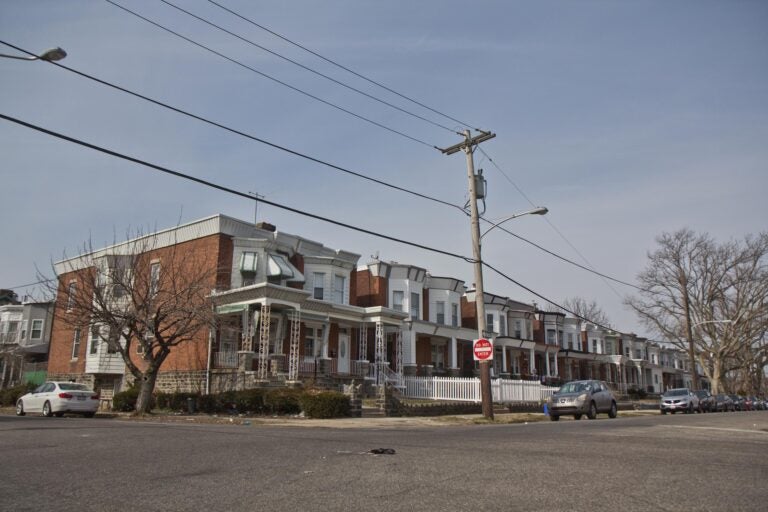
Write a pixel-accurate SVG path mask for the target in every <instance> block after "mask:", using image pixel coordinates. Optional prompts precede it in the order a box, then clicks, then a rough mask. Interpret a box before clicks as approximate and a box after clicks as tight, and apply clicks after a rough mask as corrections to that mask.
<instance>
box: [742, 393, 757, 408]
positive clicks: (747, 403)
mask: <svg viewBox="0 0 768 512" xmlns="http://www.w3.org/2000/svg"><path fill="white" fill-rule="evenodd" d="M744 410H745V411H754V410H755V403H754V398H753V397H751V396H745V397H744Z"/></svg>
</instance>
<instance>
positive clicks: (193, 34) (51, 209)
mask: <svg viewBox="0 0 768 512" xmlns="http://www.w3.org/2000/svg"><path fill="white" fill-rule="evenodd" d="M176 2H177V3H176ZM217 2H218V3H219V4H221V5H223V6H225V7H227V8H229V9H230V10H232V11H235V12H236V13H237V14H239V15H240V16H242V18H240V17H237V16H235V15H233V14H231V13H228V12H226V11H225V10H223V9H221V8H220V7H218V6H216V5H214V4H213V3H211V2H208V1H206V0H189V1H184V0H175V2H174V3H176V5H178V6H179V7H183V8H184V9H186V10H188V11H189V12H192V13H194V14H195V15H197V16H198V17H200V18H203V19H205V20H207V21H209V22H211V23H214V24H216V25H219V26H220V27H222V28H225V29H226V30H228V31H230V32H232V33H234V34H236V35H237V36H239V38H238V37H235V36H232V35H230V34H227V33H225V32H223V31H222V30H219V29H217V28H215V27H212V26H210V25H208V24H205V23H204V22H202V21H200V20H199V19H195V18H193V17H191V16H189V15H188V14H185V13H183V12H181V11H179V10H177V9H175V8H174V7H172V6H170V5H168V4H167V3H164V2H161V1H157V0H135V1H130V2H129V1H128V0H115V3H118V4H121V5H123V6H124V7H127V8H130V9H131V10H133V11H134V12H136V13H137V14H140V15H142V16H144V17H145V18H147V19H150V20H152V21H153V22H155V23H157V24H160V25H162V26H164V27H166V28H168V29H170V30H172V31H174V32H176V33H177V34H180V35H183V36H184V37H186V38H188V39H191V40H193V41H194V42H196V43H198V44H199V45H203V46H206V47H208V48H210V49H211V50H214V51H215V52H217V53H218V54H219V55H217V54H215V53H212V52H211V51H208V50H206V49H204V48H202V47H201V46H199V45H196V44H193V43H192V42H190V41H187V40H184V39H182V38H180V37H179V36H177V35H174V34H171V33H169V32H168V31H166V30H163V29H161V28H159V27H158V26H156V25H152V24H150V23H149V22H147V21H145V20H142V19H140V18H138V17H136V16H134V15H132V14H130V13H128V12H126V11H125V10H122V9H120V8H119V7H117V6H115V5H113V4H112V3H109V2H107V1H98V0H88V1H85V0H83V1H80V0H70V1H67V2H60V1H56V0H33V1H28V0H3V1H2V2H1V3H0V39H1V40H2V41H5V42H6V43H10V44H12V45H14V46H16V47H19V48H22V49H24V50H27V51H30V52H33V53H38V52H42V51H43V50H45V49H47V48H50V47H55V46H60V47H62V48H64V49H65V50H66V51H67V53H68V56H67V57H66V59H64V60H62V61H61V64H62V65H66V66H68V67H70V68H72V69H74V70H77V71H79V72H81V73H86V74H89V75H92V76H94V77H96V78H98V79H100V80H103V81H106V82H109V83H112V84H115V85H118V86H120V87H122V88H125V89H128V90H131V91H133V92H136V93H139V94H141V95H144V96H147V97H150V98H152V99H155V100H157V101H160V102H163V103H166V104H169V105H172V106H174V107H176V108H178V109H181V110H185V111H188V112H190V113H193V114H195V115H197V116H200V117H203V118H206V119H209V120H211V121H215V122H216V123H219V124H221V125H224V126H226V127H229V128H231V129H234V130H237V131H240V132H244V133H246V134H248V135H250V136H252V137H256V138H259V139H262V140H264V141H267V142H270V143H272V144H276V145H279V146H282V147H284V148H287V149H290V150H292V151H295V152H298V153H302V154H304V155H307V156H309V157H311V158H313V159H316V160H322V161H324V162H327V163H330V164H333V165H335V166H339V167H342V168H344V169H347V170H351V171H354V172H356V173H360V174H364V175H366V176H369V177H372V178H375V179H377V180H380V181H383V182H386V183H389V184H393V185H396V186H397V187H400V188H403V189H406V190H410V191H413V192H417V193H419V194H422V195H425V196H429V197H431V198H435V199H439V200H440V201H444V202H447V203H450V205H453V206H447V205H445V204H441V203H438V202H436V201H430V200H428V199H424V198H422V197H417V196H415V195H412V194H408V193H405V192H402V191H397V190H394V189H392V188H388V187H385V186H382V185H379V184H376V183H372V182H371V181H366V180H364V179H361V178H358V177H354V176H352V175H350V174H345V173H342V172H339V171H338V170H334V169H332V168H329V167H328V166H324V165H320V164H318V163H317V162H313V161H311V160H308V159H305V158H301V157H299V156H296V155H294V154H290V153H288V152H285V151H281V150H278V149H276V148H274V147H271V146H269V145H266V144H263V143H260V142H256V141H254V140H251V139H249V138H246V137H243V136H241V135H237V134H234V133H232V132H229V131H226V130H223V129H221V128H217V127H214V126H212V125H210V124H206V123H203V122H200V121H197V120H194V119H191V118H189V117H186V116H183V115H181V114H179V113H176V112H172V111H169V110H167V109H164V108H162V107H159V106H157V105H154V104H151V103H149V102H147V101H145V100H142V99H139V98H136V97H133V96H130V95H128V94H126V93H123V92H120V91H118V90H115V89H113V88H110V87H107V86H105V85H102V84H99V83H96V82H94V81H91V80H88V79H86V78H83V77H81V76H78V75H77V74H75V73H73V72H70V71H67V70H65V69H62V68H59V67H57V66H55V65H53V64H50V63H46V62H42V61H35V62H27V61H23V60H14V59H7V58H0V113H2V114H4V115H6V116H10V117H13V118H16V119H19V120H21V121H24V122H27V123H31V124H33V125H36V126H39V127H42V128H45V129H47V130H51V131H55V132H58V133H62V134H64V135H67V136H69V137H72V138H75V139H78V140H82V141H85V142H88V143H90V144H93V145H97V146H100V147H104V148H107V149H109V150H112V151H115V152H118V153H122V154H126V155H129V156H131V157H134V158H137V159H140V160H144V161H148V162H151V163H153V164H156V165H160V166H164V167H168V168H170V169H173V170H175V171H179V172H183V173H186V174H189V175H192V176H195V177H197V178H201V179H204V180H208V181H211V182H214V183H216V184H219V185H222V186H226V187H230V188H232V189H235V190H238V191H241V192H243V193H258V194H261V195H263V196H264V197H265V199H266V200H268V201H272V202H274V203H278V204H281V205H285V206H289V207H292V208H296V209H299V210H302V211H306V212H309V213H312V214H315V215H319V216H323V217H327V218H330V219H334V220H336V221H339V222H342V223H346V224H350V225H354V226H357V227H360V228H363V229H366V230H369V231H372V232H375V233H382V234H385V235H387V236H389V237H393V238H397V239H401V240H405V241H409V242H415V243H418V244H421V245H424V246H428V247H431V248H434V249H439V250H441V251H446V252H449V253H452V254H455V255H460V256H466V257H470V256H471V255H472V248H471V232H470V224H469V219H468V217H467V215H465V214H464V213H463V212H462V210H461V207H462V206H463V205H464V204H465V203H466V201H467V199H468V192H467V188H468V187H467V170H466V159H465V156H464V155H463V153H457V154H454V155H444V154H442V153H441V152H440V151H438V150H437V149H435V147H437V148H446V147H449V146H452V145H454V144H456V143H459V142H461V141H462V137H460V136H459V133H461V132H463V130H465V129H467V128H472V129H477V128H479V129H482V130H487V131H491V132H493V133H495V134H496V137H495V138H493V139H491V140H489V141H487V142H484V143H482V144H481V149H482V152H481V151H477V152H476V153H475V155H474V160H475V165H476V167H477V168H482V169H483V174H484V176H485V178H486V180H487V188H488V190H487V197H486V200H485V204H484V205H483V206H482V207H481V209H482V210H483V211H484V213H483V216H484V218H486V219H490V220H495V221H498V220H500V219H503V218H505V217H508V216H511V215H513V214H515V213H518V212H522V211H526V210H529V209H531V208H532V207H533V206H540V205H541V206H545V207H547V208H548V209H549V214H548V215H546V216H545V217H542V216H532V215H527V216H522V217H520V218H515V219H513V220H510V221H509V222H507V223H505V224H504V227H505V228H507V229H508V230H510V231H512V232H514V233H516V234H517V235H519V236H521V237H523V238H525V239H526V240H529V241H530V242H533V243H535V244H538V245H540V246H542V247H544V248H546V249H547V250H549V251H552V252H554V253H556V254H559V255H561V256H563V257H565V258H567V259H570V260H572V261H575V262H577V263H579V264H581V265H583V266H587V267H591V268H593V269H594V270H596V271H598V272H600V273H602V274H605V275H608V276H610V277H613V278H615V279H618V280H620V281H625V282H628V283H631V284H632V283H636V281H635V279H636V276H637V274H638V273H639V272H641V271H642V270H643V268H644V267H645V266H646V265H647V261H648V253H649V252H650V251H653V250H654V249H655V248H656V241H655V239H656V237H657V236H658V235H660V234H661V233H663V232H674V231H677V230H679V229H681V228H690V229H692V230H694V231H697V232H701V233H709V234H710V235H711V236H712V237H713V238H715V239H716V240H718V241H721V242H724V241H727V240H730V239H741V238H743V237H744V236H746V235H748V234H750V233H758V232H760V231H764V230H766V228H768V222H767V221H768V202H767V201H766V192H768V165H767V164H768V30H766V27H768V3H767V2H764V1H760V0H738V1H725V0H723V1H712V0H691V1H686V0H677V1H674V2H670V1H667V0H659V1H654V0H647V1H642V2H641V1H634V0H626V1H608V0H541V1H538V0H537V1H532V0H530V1H522V0H520V1H513V0H499V1H477V2H471V3H469V4H468V3H467V2H464V1H461V2H459V1H454V0H447V1H445V0H441V1H439V2H438V1H436V0H435V1H433V0H425V1H419V2H413V1H399V0H392V1H388V2H380V1H375V0H348V1H329V2H315V1H309V0H307V1H303V0H302V1H298V0H297V1H285V2H250V1H246V0H217ZM243 18H246V19H247V20H250V21H252V22H255V23H257V24H259V25H261V26H262V27H265V28H267V29H269V30H271V31H272V32H276V33H278V34H280V35H282V36H284V37H286V38H287V39H290V40H292V41H294V42H296V43H299V44H300V45H302V46H304V47H305V48H308V49H310V50H312V51H313V52H315V53H317V54H320V55H322V56H324V57H326V58H327V59H329V60H331V61H334V62H337V63H340V64H342V65H343V66H345V67H347V68H349V69H351V70H353V71H355V72H356V73H358V74H359V75H362V76H364V77H366V78H368V79H370V80H373V81H375V82H378V83H380V84H382V85H385V86H386V87H387V88H389V89H390V91H387V90H385V89H382V88H379V87H377V86H375V85H374V84H372V83H371V82H368V81H365V80H363V79H361V78H360V77H358V76H355V75H352V74H350V73H348V72H346V71H344V70H342V69H340V68H339V67H336V66H334V65H332V64H330V63H329V62H328V61H324V60H321V59H320V58H318V57H316V56H314V55H312V54H310V53H308V52H306V51H304V50H302V49H300V48H298V47H296V46H294V45H291V44H289V43H288V42H286V41H285V40H281V39H279V38H277V37H275V36H274V35H272V34H270V33H269V32H267V31H265V30H263V29H261V28H259V27H257V26H255V25H254V24H252V23H249V22H247V21H246V20H244V19H243ZM251 43H255V44H256V45H260V46H262V47H264V48H268V49H269V50H271V51H273V52H276V53H279V54H280V55H283V56H285V57H287V58H289V59H292V60H294V61H296V62H298V63H301V64H302V65H303V66H306V67H308V68H311V69H312V70H314V71H316V72H317V73H322V74H325V75H327V76H330V77H332V78H333V79H334V80H337V81H339V82H342V83H344V84H346V85H347V86H348V87H343V86H340V85H338V84H337V83H334V82H332V81H330V80H327V79H325V78H322V77H320V76H319V75H317V74H315V73H312V72H310V71H307V70H306V69H302V68H300V67H299V66H297V65H295V64H293V63H290V62H287V61H285V60H282V59H280V58H278V57H276V56H274V55H272V54H270V53H268V52H266V51H264V50H262V49H260V48H258V47H257V46H255V45H254V44H251ZM0 53H4V54H18V53H19V52H17V51H16V50H14V49H12V48H10V47H8V46H5V45H0ZM223 56H224V57H223ZM225 57H226V58H225ZM228 59H231V60H228ZM233 61H236V62H233ZM266 76H269V77H272V79H270V78H267V77H266ZM279 82H282V83H279ZM289 86H290V87H289ZM291 87H292V88H291ZM351 88H355V89H358V90H360V91H363V92H364V93H365V94H367V95H369V96H374V97H375V98H378V99H379V100H380V101H375V100H373V99H371V98H370V97H367V96H364V95H362V94H359V93H357V92H355V91H353V90H351ZM299 91H301V92H299ZM391 91H395V92H396V93H398V94H399V95H396V94H394V93H393V92H391ZM400 95H402V96H400ZM404 97H406V98H410V99H413V100H416V101H417V102H419V103H421V105H418V104H416V103H413V102H410V101H408V99H405V98H404ZM320 100H322V101H320ZM382 102H387V103H390V104H392V105H395V106H397V107H398V108H400V109H402V110H405V111H406V112H407V113H406V112H403V111H402V110H396V109H394V108H392V107H390V106H388V105H386V104H384V103H382ZM423 106H427V107H429V109H426V108H424V107H423ZM417 116H418V117H417ZM446 116H447V117H446ZM420 118H424V119H428V120H429V121H430V122H428V121H425V120H424V119H420ZM474 133H476V132H473V134H474ZM457 206H458V207H457ZM254 210H255V208H254V202H253V201H251V200H249V199H247V198H243V197H238V196H236V195H232V194H227V193H225V192H222V191H218V190H214V189H211V188H208V187H205V186H202V185H200V184H196V183H193V182H189V181H185V180H182V179H179V178H177V177H172V176H168V175H165V174H161V173H159V172H157V171H156V170H152V169H150V168H147V167H144V166H141V165H138V164H135V163H131V162H127V161H124V160H120V159H117V158H115V157H112V156H109V155H105V154H103V153H99V152H96V151H93V150H91V149H87V148H84V147H82V146H79V145H76V144H73V143H71V142H67V141H63V140H59V139H56V138H54V137H51V136H50V135H47V134H44V133H41V132H39V131H35V130H32V129H30V128H27V127H24V126H21V125H19V124H17V123H14V122H11V121H8V120H5V119H0V219H2V220H0V239H1V240H2V251H1V252H0V288H9V287H10V288H14V289H15V291H16V292H17V293H18V294H19V296H24V295H26V294H29V295H31V296H34V295H36V294H38V293H39V287H35V286H30V287H24V286H22V285H26V284H28V283H33V282H35V281H36V280H37V279H38V271H40V272H43V273H45V274H47V275H52V270H51V262H52V261H55V260H59V259H61V258H62V257H63V256H64V255H65V254H66V255H74V254H77V253H78V252H79V250H80V249H81V248H82V247H83V245H84V244H85V243H86V242H88V241H91V243H93V245H95V246H97V247H98V246H103V245H107V244H111V243H113V242H114V241H116V240H118V241H119V240H122V239H124V238H125V236H126V234H127V233H135V232H137V231H138V230H140V231H143V232H147V231H152V230H154V229H160V228H168V227H173V226H175V225H177V224H179V223H185V222H189V221H192V220H196V219H200V218H204V217H208V216H210V215H214V214H217V213H222V214H225V215H229V216H233V217H236V218H240V219H243V220H252V219H253V218H254V214H255V211H254ZM256 215H257V218H258V220H259V221H267V222H270V223H272V224H275V225H276V226H277V228H278V230H279V231H283V232H287V233H292V234H295V235H299V236H302V237H305V238H309V239H311V240H315V241H318V242H321V243H323V244H325V245H326V246H328V247H331V248H334V249H341V250H345V251H351V252H354V253H357V254H359V255H360V264H364V263H366V262H368V261H369V260H370V259H371V258H372V257H373V256H378V257H379V258H381V259H382V260H389V261H398V262H400V263H407V264H412V265H416V266H420V267H423V268H426V269H427V270H428V271H429V272H430V273H432V274H433V275H436V276H449V277H455V278H459V279H462V280H464V281H465V282H466V283H467V285H470V286H471V285H472V283H473V282H474V279H473V271H472V265H471V264H470V263H468V262H467V261H466V260H464V259H461V258H456V257H453V256H447V255H443V254H438V253H435V252H429V251H425V250H424V249H419V248H416V247H413V246H410V245H406V244H402V243H397V242H393V241H390V240H385V239H382V238H377V237H375V236H372V235H369V234H365V233H361V232H357V231H353V230H351V229H349V228H344V227H341V226H338V225H333V224H329V223H326V222H322V221H320V220H316V219H312V218H308V217H305V216H301V215H297V214H296V213H291V212H289V211H285V210H283V209H280V208H277V207H275V206H269V205H266V204H263V203H261V204H259V206H258V211H257V212H256ZM487 226H488V225H487V224H484V229H486V228H487ZM483 259H484V260H485V261H486V262H488V263H489V264H491V265H492V266H494V267H495V268H497V269H499V270H500V271H501V272H503V273H504V274H505V275H506V276H508V277H510V278H512V279H514V280H515V281H517V282H519V283H520V284H522V285H524V286H525V287H526V288H528V289H529V290H532V291H529V290H526V289H523V288H521V287H519V286H518V285H517V284H514V283H513V282H511V281H510V280H508V279H505V278H503V277H502V276H500V275H498V274H494V273H492V272H490V271H488V270H486V272H485V279H484V281H485V289H486V291H487V292H489V293H493V294H496V295H500V296H506V297H510V298H511V299H514V300H518V301H523V302H528V303H530V302H532V301H536V303H537V304H538V305H539V306H540V307H544V308H546V307H547V306H546V301H545V299H549V300H551V301H554V302H558V303H559V302H562V301H563V300H564V299H565V298H568V297H582V298H584V299H586V300H588V301H592V300H594V301H596V302H597V303H598V304H599V305H600V306H601V307H602V309H603V310H604V311H605V312H606V314H607V316H608V318H609V319H610V322H611V324H612V326H613V327H615V328H616V329H617V330H621V331H624V332H628V331H631V332H635V333H637V334H639V335H643V336H648V337H653V336H654V333H652V332H649V331H648V330H647V329H646V328H645V327H644V326H643V325H641V324H639V323H638V320H637V318H636V316H635V315H634V314H633V313H632V312H631V311H630V310H628V309H627V307H626V306H625V305H624V300H625V298H626V297H627V296H628V295H631V294H633V293H635V292H636V290H635V289H633V288H631V287H629V286H626V285H624V284H619V283H617V282H614V281H609V280H607V279H604V278H601V277H598V276H596V275H594V274H592V273H590V272H587V271H585V270H583V269H580V268H578V267H576V266H574V265H571V264H569V263H566V262H563V261H562V260H560V259H557V258H555V257H553V256H551V255H549V254H547V253H546V252H543V251H542V250H540V249H538V248H536V247H534V246H533V245H532V244H529V243H527V242H525V241H522V240H520V239H518V238H514V237H512V236H510V235H508V234H507V233H505V232H503V231H502V230H499V229H495V230H493V231H492V232H490V233H489V234H488V235H487V236H485V237H484V238H483ZM532 292H535V293H532ZM536 294H538V296H537V295H536ZM542 297H543V298H542Z"/></svg>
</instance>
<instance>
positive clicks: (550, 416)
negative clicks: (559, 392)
mask: <svg viewBox="0 0 768 512" xmlns="http://www.w3.org/2000/svg"><path fill="white" fill-rule="evenodd" d="M549 419H550V420H552V421H559V420H560V416H558V415H557V414H550V415H549Z"/></svg>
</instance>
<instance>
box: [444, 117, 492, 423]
mask: <svg viewBox="0 0 768 512" xmlns="http://www.w3.org/2000/svg"><path fill="white" fill-rule="evenodd" d="M495 136H496V134H495V133H491V132H480V134H479V135H476V136H474V137H472V136H471V134H470V132H469V130H464V142H461V143H459V144H456V145H454V146H451V147H449V148H446V149H441V150H440V151H442V152H443V154H445V155H452V154H454V153H456V152H458V151H464V153H465V154H466V156H467V179H468V180H469V216H470V224H471V229H472V257H473V258H474V260H475V262H474V268H475V308H476V310H477V337H478V339H480V338H485V291H484V289H483V260H482V256H481V252H482V251H481V247H480V218H479V215H478V213H477V186H476V185H477V180H476V174H475V162H474V158H473V156H472V155H473V153H474V150H475V146H477V145H478V144H480V143H481V142H484V141H486V140H490V139H492V138H494V137H495ZM491 362H492V360H491V361H480V397H481V401H482V407H483V416H484V417H486V418H488V419H491V420H492V419H493V397H492V395H491Z"/></svg>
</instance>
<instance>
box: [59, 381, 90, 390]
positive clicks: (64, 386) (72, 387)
mask: <svg viewBox="0 0 768 512" xmlns="http://www.w3.org/2000/svg"><path fill="white" fill-rule="evenodd" d="M59 389H61V390H62V391H90V389H88V386H86V385H85V384H75V383H73V382H62V383H60V384H59Z"/></svg>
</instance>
